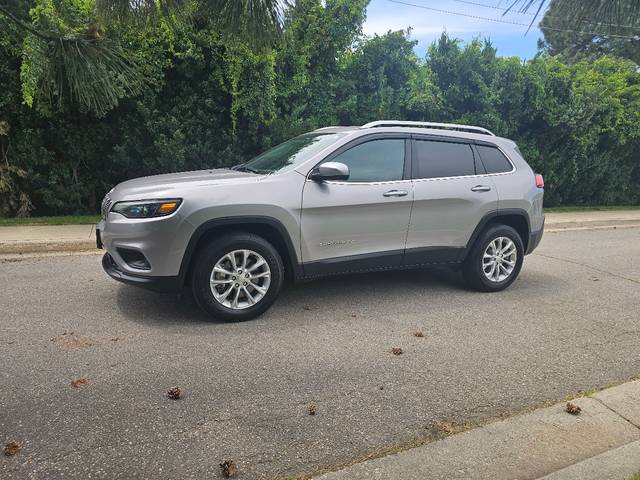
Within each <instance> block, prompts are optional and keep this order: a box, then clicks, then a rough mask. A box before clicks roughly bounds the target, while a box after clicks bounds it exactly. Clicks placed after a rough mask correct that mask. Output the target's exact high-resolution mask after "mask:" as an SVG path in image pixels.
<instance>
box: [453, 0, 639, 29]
mask: <svg viewBox="0 0 640 480" xmlns="http://www.w3.org/2000/svg"><path fill="white" fill-rule="evenodd" d="M451 1H452V2H456V3H462V4H465V5H475V6H476V7H483V8H491V9H493V10H500V11H501V12H503V13H504V12H505V8H504V7H498V6H496V5H487V4H486V3H479V2H471V1H470V0H451ZM513 13H517V14H518V15H526V16H530V17H536V16H537V14H535V13H528V12H515V11H513ZM549 18H553V19H556V20H561V19H560V18H559V17H554V16H553V15H549ZM582 23H585V24H591V25H596V26H603V27H615V28H633V29H638V30H640V25H620V24H617V23H604V22H598V21H595V20H582Z"/></svg>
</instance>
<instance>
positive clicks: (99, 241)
mask: <svg viewBox="0 0 640 480" xmlns="http://www.w3.org/2000/svg"><path fill="white" fill-rule="evenodd" d="M96 248H99V249H102V238H101V237H100V229H99V228H96Z"/></svg>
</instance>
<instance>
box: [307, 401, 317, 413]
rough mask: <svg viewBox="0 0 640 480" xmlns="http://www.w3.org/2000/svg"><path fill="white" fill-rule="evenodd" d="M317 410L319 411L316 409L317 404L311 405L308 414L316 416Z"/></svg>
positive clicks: (308, 407)
mask: <svg viewBox="0 0 640 480" xmlns="http://www.w3.org/2000/svg"><path fill="white" fill-rule="evenodd" d="M316 410H317V407H316V404H315V403H310V404H309V405H308V406H307V413H308V414H309V415H315V414H316Z"/></svg>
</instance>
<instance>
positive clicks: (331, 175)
mask: <svg viewBox="0 0 640 480" xmlns="http://www.w3.org/2000/svg"><path fill="white" fill-rule="evenodd" d="M309 178H310V179H311V180H313V181H314V182H323V181H325V180H346V179H348V178H349V167H347V166H346V165H345V164H344V163H340V162H325V163H323V164H321V165H319V166H317V167H316V168H314V169H313V170H312V172H311V175H309Z"/></svg>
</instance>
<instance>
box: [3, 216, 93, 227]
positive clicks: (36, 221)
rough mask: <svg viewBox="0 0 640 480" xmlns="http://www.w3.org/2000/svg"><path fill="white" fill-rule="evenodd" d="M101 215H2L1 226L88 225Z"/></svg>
mask: <svg viewBox="0 0 640 480" xmlns="http://www.w3.org/2000/svg"><path fill="white" fill-rule="evenodd" d="M99 221H100V215H65V216H61V217H20V218H4V217H0V227H2V226H10V225H87V224H92V223H98V222H99Z"/></svg>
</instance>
